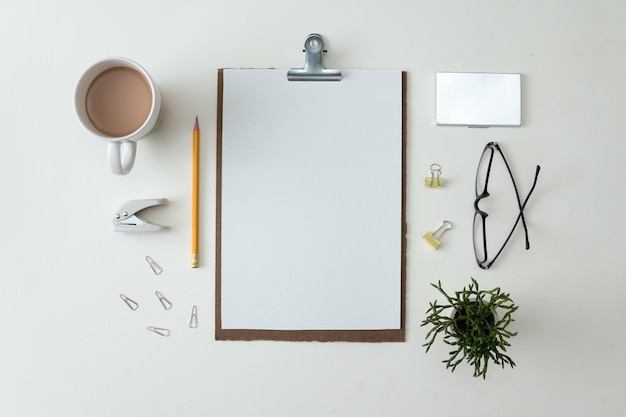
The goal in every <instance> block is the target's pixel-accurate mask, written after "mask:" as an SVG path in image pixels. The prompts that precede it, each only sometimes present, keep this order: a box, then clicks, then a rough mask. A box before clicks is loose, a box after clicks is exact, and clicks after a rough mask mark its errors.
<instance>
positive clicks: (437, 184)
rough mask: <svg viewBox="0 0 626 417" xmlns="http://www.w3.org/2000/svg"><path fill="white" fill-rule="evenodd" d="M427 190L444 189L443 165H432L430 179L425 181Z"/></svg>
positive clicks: (427, 178)
mask: <svg viewBox="0 0 626 417" xmlns="http://www.w3.org/2000/svg"><path fill="white" fill-rule="evenodd" d="M424 185H425V186H426V188H443V178H441V165H439V164H431V165H430V177H426V179H425V180H424Z"/></svg>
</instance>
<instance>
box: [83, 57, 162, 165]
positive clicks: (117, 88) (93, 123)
mask: <svg viewBox="0 0 626 417" xmlns="http://www.w3.org/2000/svg"><path fill="white" fill-rule="evenodd" d="M74 106H75V109H76V114H77V115H78V118H79V119H80V121H81V122H82V124H83V125H84V126H85V127H86V128H87V130H89V131H90V132H91V133H93V134H95V135H96V136H98V137H100V138H101V139H104V140H106V141H107V142H108V160H109V166H110V168H111V170H112V171H113V173H115V174H119V175H125V174H128V173H129V172H130V170H131V169H132V167H133V164H134V161H135V153H136V141H137V140H139V139H141V138H143V137H144V136H145V135H147V134H148V133H149V132H150V131H152V130H153V128H154V127H155V125H156V124H157V121H158V119H159V116H160V111H161V95H160V92H159V89H158V87H157V86H156V84H155V83H154V81H153V80H152V78H151V77H150V75H149V74H148V73H147V72H146V71H145V70H144V69H143V68H142V67H141V66H140V65H139V64H137V63H135V62H133V61H131V60H129V59H126V58H109V59H106V60H104V61H100V62H98V63H96V64H94V65H92V66H91V67H90V68H88V69H87V70H86V71H85V72H84V73H83V75H82V76H81V78H80V80H79V81H78V84H77V86H76V91H75V95H74Z"/></svg>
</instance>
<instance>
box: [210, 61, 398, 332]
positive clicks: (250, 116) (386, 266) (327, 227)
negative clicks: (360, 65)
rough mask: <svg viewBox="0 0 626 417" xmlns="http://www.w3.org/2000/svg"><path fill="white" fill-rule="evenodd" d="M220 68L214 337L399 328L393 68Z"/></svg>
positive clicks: (395, 109)
mask: <svg viewBox="0 0 626 417" xmlns="http://www.w3.org/2000/svg"><path fill="white" fill-rule="evenodd" d="M342 73H343V78H342V80H341V81H339V82H293V81H292V82H290V81H288V80H287V70H286V69H285V70H278V69H274V70H260V69H254V70H249V69H242V70H239V69H228V70H224V71H223V82H224V89H223V119H222V120H223V125H222V172H221V184H222V193H221V214H222V218H221V290H222V292H221V309H222V310H221V318H222V328H223V329H269V330H376V329H400V328H401V266H402V253H401V251H402V247H401V241H402V236H401V232H402V224H401V223H402V72H401V71H386V70H382V71H368V70H353V71H342Z"/></svg>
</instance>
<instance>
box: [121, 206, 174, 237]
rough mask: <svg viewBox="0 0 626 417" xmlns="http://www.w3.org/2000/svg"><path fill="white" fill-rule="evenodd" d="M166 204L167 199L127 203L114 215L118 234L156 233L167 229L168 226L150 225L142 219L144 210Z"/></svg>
mask: <svg viewBox="0 0 626 417" xmlns="http://www.w3.org/2000/svg"><path fill="white" fill-rule="evenodd" d="M164 204H167V198H152V199H146V200H130V201H127V202H126V203H124V204H122V205H121V206H120V207H119V208H118V209H117V210H116V212H115V214H114V215H113V225H114V226H115V228H114V230H115V231H116V232H156V231H159V230H165V229H167V227H166V226H161V225H158V224H153V223H150V222H148V221H146V220H145V219H144V218H143V217H141V214H142V212H143V211H144V210H146V209H148V208H150V207H153V206H161V205H164Z"/></svg>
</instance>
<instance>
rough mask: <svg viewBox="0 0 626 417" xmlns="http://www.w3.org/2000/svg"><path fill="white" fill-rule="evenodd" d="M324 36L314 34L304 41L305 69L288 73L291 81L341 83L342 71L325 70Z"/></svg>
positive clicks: (294, 69)
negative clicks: (323, 60) (323, 56)
mask: <svg viewBox="0 0 626 417" xmlns="http://www.w3.org/2000/svg"><path fill="white" fill-rule="evenodd" d="M324 52H326V51H324V40H323V39H322V35H318V34H317V33H312V34H310V35H309V36H307V38H306V40H305V41H304V53H305V55H304V68H292V69H290V70H289V71H287V79H288V80H289V81H341V71H339V70H332V69H326V68H324V64H323V63H322V54H323V53H324Z"/></svg>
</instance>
